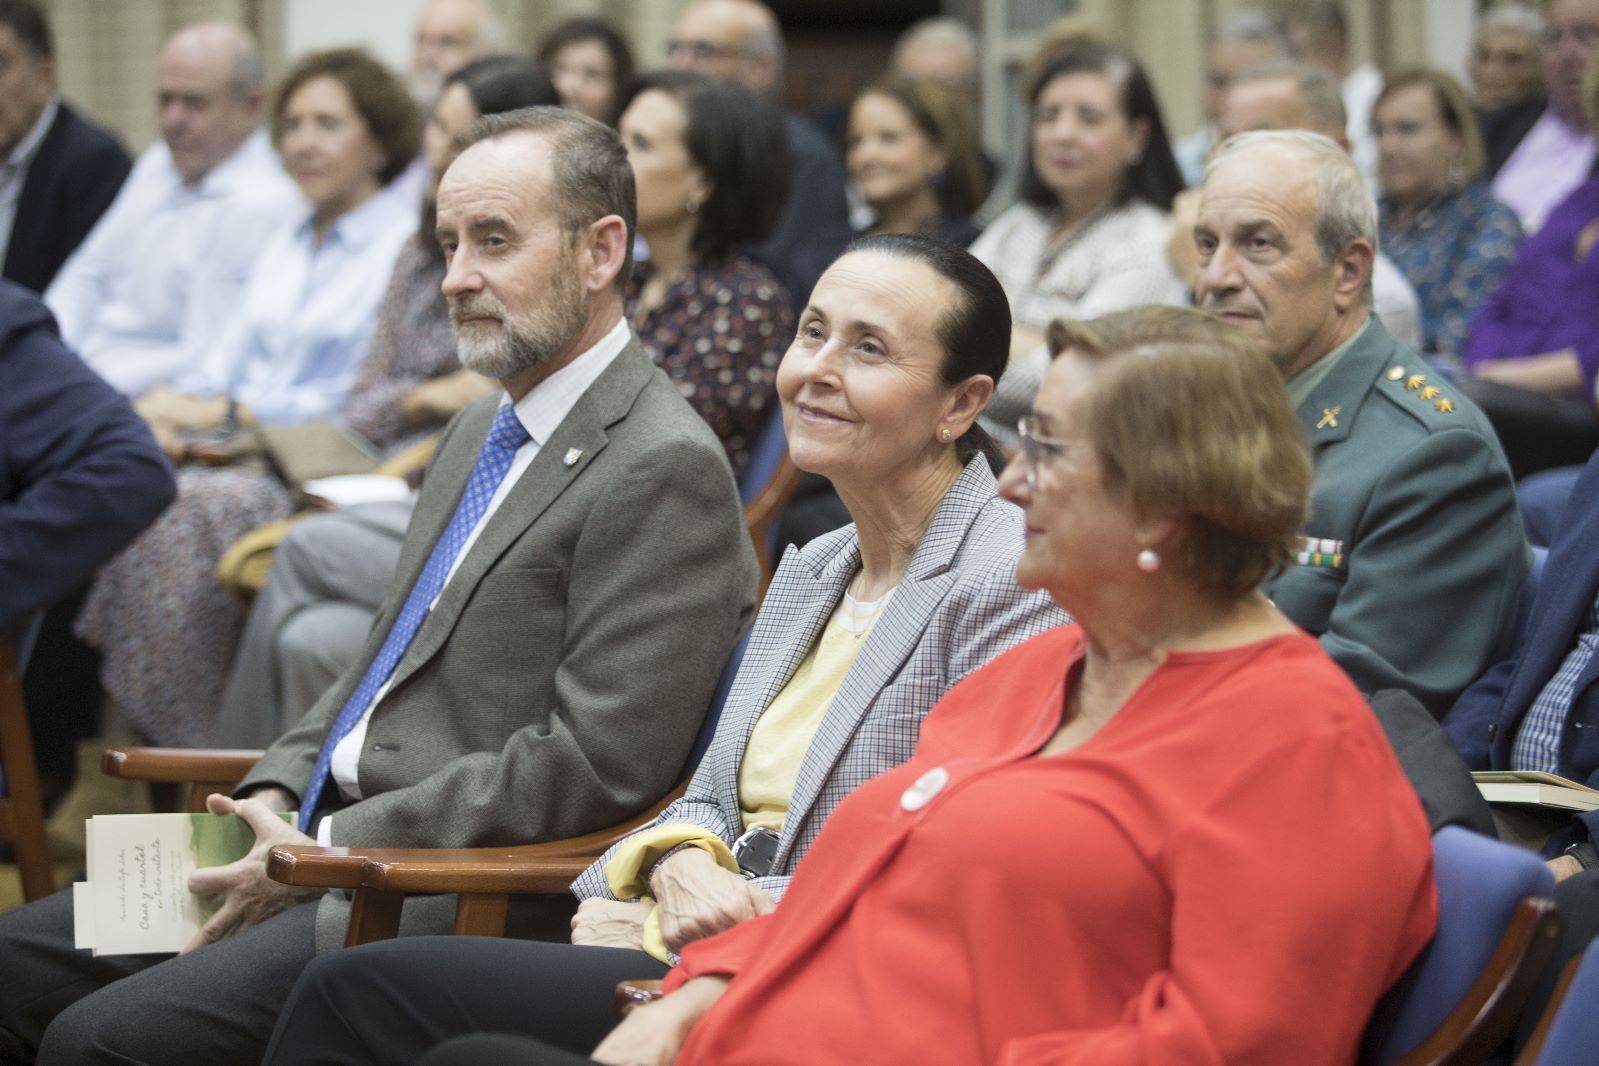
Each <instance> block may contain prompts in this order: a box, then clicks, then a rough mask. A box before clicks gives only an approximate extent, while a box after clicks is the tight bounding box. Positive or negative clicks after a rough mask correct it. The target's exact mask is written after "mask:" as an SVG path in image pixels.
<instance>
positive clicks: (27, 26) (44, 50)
mask: <svg viewBox="0 0 1599 1066" xmlns="http://www.w3.org/2000/svg"><path fill="white" fill-rule="evenodd" d="M0 26H10V27H11V32H12V33H15V34H16V35H17V40H18V41H19V42H21V44H22V47H23V48H25V49H27V52H28V54H29V55H31V56H32V57H33V58H34V59H35V60H43V59H54V58H55V54H56V50H55V42H54V41H53V40H51V38H50V23H49V22H47V21H46V20H45V17H44V12H43V11H41V10H39V5H38V4H36V3H34V2H33V0H0Z"/></svg>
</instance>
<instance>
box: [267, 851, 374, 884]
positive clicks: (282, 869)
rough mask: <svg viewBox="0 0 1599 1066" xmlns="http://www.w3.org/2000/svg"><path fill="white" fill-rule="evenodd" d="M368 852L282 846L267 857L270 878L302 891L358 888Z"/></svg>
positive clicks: (369, 852)
mask: <svg viewBox="0 0 1599 1066" xmlns="http://www.w3.org/2000/svg"><path fill="white" fill-rule="evenodd" d="M370 854H372V849H369V848H323V847H318V846H317V845H315V844H279V845H278V846H277V847H275V848H273V849H272V850H271V851H270V852H268V853H267V876H268V877H270V878H272V880H274V881H277V882H278V883H279V884H284V885H297V886H299V887H301V888H355V887H357V886H358V885H360V883H361V865H362V864H363V863H364V862H366V859H367V856H368V855H370Z"/></svg>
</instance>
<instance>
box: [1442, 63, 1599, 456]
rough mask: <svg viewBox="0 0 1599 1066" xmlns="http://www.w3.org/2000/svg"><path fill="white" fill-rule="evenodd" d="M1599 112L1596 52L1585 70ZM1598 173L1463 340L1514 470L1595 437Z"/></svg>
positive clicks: (1552, 219) (1595, 441)
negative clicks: (1468, 338) (1468, 336)
mask: <svg viewBox="0 0 1599 1066" xmlns="http://www.w3.org/2000/svg"><path fill="white" fill-rule="evenodd" d="M1588 106H1589V109H1590V113H1591V114H1593V115H1594V116H1596V117H1599V55H1596V56H1595V59H1594V61H1593V63H1592V64H1591V65H1590V66H1589V70H1588ZM1596 293H1599V174H1595V175H1591V176H1589V178H1588V179H1587V181H1585V182H1584V183H1583V184H1581V185H1579V186H1578V187H1577V188H1576V189H1575V190H1574V191H1573V192H1572V193H1571V194H1570V195H1569V196H1567V197H1566V199H1565V200H1564V201H1562V202H1561V203H1560V205H1559V206H1557V207H1556V208H1555V209H1554V211H1552V212H1551V213H1550V215H1549V218H1548V219H1547V220H1546V221H1545V222H1544V226H1543V228H1542V229H1541V230H1539V231H1538V232H1537V233H1535V234H1533V235H1532V236H1530V237H1528V238H1527V239H1526V240H1525V241H1523V242H1522V244H1521V251H1520V253H1519V254H1518V255H1517V256H1516V259H1515V261H1514V262H1513V263H1511V264H1510V268H1509V270H1507V271H1506V272H1505V277H1504V280H1503V282H1501V283H1500V285H1499V288H1498V289H1496V290H1495V291H1494V293H1493V295H1492V296H1490V297H1489V298H1488V300H1487V302H1486V303H1484V304H1483V306H1482V310H1481V312H1480V313H1479V314H1478V315H1477V318H1476V320H1475V321H1473V322H1472V326H1471V338H1470V340H1468V341H1467V342H1466V352H1465V355H1466V365H1467V367H1468V368H1469V370H1470V372H1471V374H1472V376H1473V378H1474V379H1475V380H1472V381H1468V382H1467V383H1466V385H1465V388H1466V391H1467V393H1468V394H1469V395H1470V396H1471V397H1472V398H1473V399H1475V400H1476V401H1477V402H1478V403H1480V404H1481V405H1482V407H1483V410H1485V411H1487V412H1488V417H1489V418H1490V419H1492V420H1493V423H1494V428H1495V429H1496V430H1498V431H1499V437H1500V439H1501V440H1502V441H1504V445H1505V451H1506V452H1507V453H1508V454H1509V456H1510V465H1511V468H1512V469H1513V470H1515V472H1516V476H1517V477H1524V476H1525V475H1527V474H1530V473H1533V472H1534V471H1537V470H1544V469H1547V468H1548V467H1552V466H1571V465H1575V464H1577V463H1582V462H1585V461H1587V459H1588V456H1589V455H1590V454H1591V453H1592V452H1593V450H1594V448H1595V447H1596V446H1599V416H1596V414H1595V403H1596V397H1599V299H1596V298H1595V294H1596Z"/></svg>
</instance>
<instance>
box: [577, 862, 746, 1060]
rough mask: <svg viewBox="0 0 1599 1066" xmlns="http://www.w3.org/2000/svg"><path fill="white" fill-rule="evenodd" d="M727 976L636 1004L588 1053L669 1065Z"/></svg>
mask: <svg viewBox="0 0 1599 1066" xmlns="http://www.w3.org/2000/svg"><path fill="white" fill-rule="evenodd" d="M674 858H675V856H674ZM727 980H728V979H727V978H725V977H696V978H694V980H692V981H689V982H688V983H686V984H685V985H684V986H683V987H682V988H679V989H678V990H677V991H676V992H673V993H672V994H671V995H669V996H665V997H663V998H661V999H658V1000H656V1001H655V1002H654V1003H651V1004H648V1005H647V1006H643V1007H638V1008H635V1009H634V1010H632V1011H631V1012H629V1013H628V1016H627V1017H626V1018H623V1019H622V1024H621V1025H618V1026H617V1027H616V1028H615V1029H612V1030H611V1033H610V1035H609V1036H607V1037H606V1038H605V1039H604V1040H602V1041H600V1046H599V1047H597V1048H595V1049H594V1054H593V1056H591V1057H592V1058H593V1059H594V1061H595V1062H602V1063H606V1064H607V1066H668V1064H670V1063H671V1062H672V1061H673V1060H674V1059H676V1058H677V1053H678V1052H679V1051H681V1050H682V1049H683V1042H684V1041H685V1040H687V1039H688V1034H689V1030H691V1029H693V1028H694V1023H695V1022H697V1021H699V1020H700V1019H701V1018H703V1017H704V1016H705V1012H706V1011H708V1010H710V1009H711V1006H712V1005H713V1004H714V1003H715V1002H716V1001H717V1000H719V999H721V998H722V993H723V992H725V991H727Z"/></svg>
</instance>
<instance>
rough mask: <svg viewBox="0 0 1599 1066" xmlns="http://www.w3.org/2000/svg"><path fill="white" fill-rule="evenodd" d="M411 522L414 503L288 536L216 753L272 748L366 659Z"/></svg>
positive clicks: (227, 697)
mask: <svg viewBox="0 0 1599 1066" xmlns="http://www.w3.org/2000/svg"><path fill="white" fill-rule="evenodd" d="M410 520H411V504H410V502H408V501H407V502H397V503H366V504H356V505H354V506H351V507H344V508H340V509H339V510H337V511H330V512H328V513H327V514H320V515H314V516H312V517H311V518H307V519H306V520H305V521H303V522H300V523H298V524H296V525H295V526H293V527H292V528H291V529H290V530H289V531H288V533H287V534H286V535H285V536H284V538H283V542H282V543H281V544H279V545H278V551H277V555H276V556H275V557H274V558H273V560H272V570H271V572H270V574H269V575H268V577H267V583H266V587H265V588H263V589H262V590H261V594H260V595H259V596H257V597H256V600H255V604H254V606H253V607H252V608H251V609H250V617H249V620H248V621H247V622H246V623H245V627H244V637H243V639H242V640H241V641H240V642H239V650H238V652H237V654H235V656H234V658H233V668H232V672H231V674H230V675H229V678H228V686H227V689H226V691H225V692H224V693H223V696H222V706H221V708H220V709H219V710H218V712H217V718H216V725H215V726H214V728H213V732H212V743H213V744H216V745H218V746H220V747H225V748H264V747H266V746H268V745H269V744H271V743H272V742H273V741H275V740H277V739H278V737H280V736H282V735H283V734H284V733H285V732H287V731H288V730H289V728H290V727H291V726H293V725H294V724H295V723H296V722H298V721H299V720H300V718H301V717H302V716H303V715H304V714H305V712H306V711H308V710H310V709H311V705H312V704H314V703H315V702H316V701H317V700H318V699H319V698H321V696H322V693H323V692H324V691H326V690H327V688H328V687H329V686H330V685H332V684H333V682H335V681H337V680H338V678H339V676H340V675H341V674H343V673H344V671H345V670H347V669H349V668H350V667H351V666H352V665H354V664H355V663H356V662H357V661H358V660H359V659H360V656H361V648H362V646H363V645H364V644H365V642H366V637H367V631H368V630H369V629H370V628H371V627H372V619H373V617H375V616H376V615H377V611H378V607H379V606H381V605H382V603H383V597H384V595H385V594H386V593H387V592H388V588H389V581H390V580H391V579H392V578H393V577H394V568H395V565H396V564H397V563H398V561H399V558H400V542H401V540H402V539H403V538H404V537H405V528H406V526H407V524H409V522H410Z"/></svg>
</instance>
